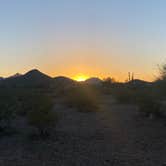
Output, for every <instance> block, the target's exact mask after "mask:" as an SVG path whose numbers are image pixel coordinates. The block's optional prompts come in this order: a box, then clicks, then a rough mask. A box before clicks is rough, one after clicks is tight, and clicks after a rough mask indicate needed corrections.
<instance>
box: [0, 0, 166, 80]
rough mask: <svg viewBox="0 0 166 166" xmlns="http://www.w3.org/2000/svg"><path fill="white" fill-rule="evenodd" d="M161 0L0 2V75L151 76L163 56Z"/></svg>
mask: <svg viewBox="0 0 166 166" xmlns="http://www.w3.org/2000/svg"><path fill="white" fill-rule="evenodd" d="M165 8H166V1H165V0H150V1H149V0H134V1H133V0H28V1H27V0H0V76H4V77H7V76H9V75H12V74H14V73H17V72H19V73H25V72H27V71H28V70H31V69H34V68H37V69H39V70H41V71H42V72H44V73H46V74H48V75H50V76H53V77H54V76H58V75H64V76H68V77H72V78H73V77H75V76H77V75H81V74H82V75H86V76H88V77H91V76H97V77H100V78H104V77H114V78H115V79H116V80H119V81H124V80H125V79H127V75H128V72H129V71H130V72H134V73H135V77H136V78H139V79H145V80H152V79H154V77H155V74H156V72H157V70H158V68H157V65H160V64H162V63H164V62H165V57H166V56H165V54H166V21H165V18H166V10H165Z"/></svg>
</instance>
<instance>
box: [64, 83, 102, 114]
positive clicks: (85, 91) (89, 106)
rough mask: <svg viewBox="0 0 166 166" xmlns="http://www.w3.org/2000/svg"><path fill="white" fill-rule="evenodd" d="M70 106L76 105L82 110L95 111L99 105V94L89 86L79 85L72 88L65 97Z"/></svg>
mask: <svg viewBox="0 0 166 166" xmlns="http://www.w3.org/2000/svg"><path fill="white" fill-rule="evenodd" d="M65 102H66V104H67V105H68V106H70V107H75V108H77V109H78V110H79V111H81V112H93V111H94V112H95V111H97V110H98V109H99V107H98V94H97V92H96V91H95V90H94V89H93V88H90V87H88V86H78V87H75V88H72V89H70V90H69V91H68V92H67V94H66V98H65Z"/></svg>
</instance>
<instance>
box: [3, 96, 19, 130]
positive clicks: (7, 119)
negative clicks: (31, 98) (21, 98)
mask: <svg viewBox="0 0 166 166" xmlns="http://www.w3.org/2000/svg"><path fill="white" fill-rule="evenodd" d="M16 109H17V102H16V100H14V98H12V97H10V96H6V95H5V96H0V128H1V130H7V129H9V128H11V121H12V120H13V119H14V118H15V116H16Z"/></svg>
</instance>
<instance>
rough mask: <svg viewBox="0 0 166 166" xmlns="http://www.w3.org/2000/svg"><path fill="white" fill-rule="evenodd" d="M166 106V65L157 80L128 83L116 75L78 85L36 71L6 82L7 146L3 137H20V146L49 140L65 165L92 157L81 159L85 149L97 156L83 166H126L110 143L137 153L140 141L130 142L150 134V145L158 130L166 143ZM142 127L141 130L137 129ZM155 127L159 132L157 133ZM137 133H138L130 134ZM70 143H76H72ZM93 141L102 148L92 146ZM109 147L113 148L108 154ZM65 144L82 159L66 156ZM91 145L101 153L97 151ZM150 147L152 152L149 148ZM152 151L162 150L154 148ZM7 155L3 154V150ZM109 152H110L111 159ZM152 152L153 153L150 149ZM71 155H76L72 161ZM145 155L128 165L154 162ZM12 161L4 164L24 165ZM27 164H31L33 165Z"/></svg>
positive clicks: (1, 98) (2, 92) (0, 122)
mask: <svg viewBox="0 0 166 166" xmlns="http://www.w3.org/2000/svg"><path fill="white" fill-rule="evenodd" d="M29 82H30V83H29ZM165 108H166V67H165V66H163V67H162V68H161V70H160V76H159V78H158V79H157V80H155V81H154V82H145V81H141V80H131V81H128V82H126V83H118V82H116V81H115V80H114V79H112V78H107V79H105V80H103V81H101V83H99V81H98V83H97V84H90V83H88V82H85V83H77V82H74V81H72V80H70V79H68V78H65V77H58V78H54V79H53V78H50V77H48V76H46V75H44V74H42V73H40V72H39V71H37V70H33V71H31V72H28V73H27V74H25V75H24V76H19V77H17V78H9V79H7V80H5V81H2V82H0V144H1V141H2V144H3V140H9V138H10V139H12V141H14V143H13V144H16V145H18V146H21V144H23V147H24V145H27V144H28V146H29V144H32V146H33V148H34V144H33V143H34V141H38V143H39V144H40V145H42V144H44V145H43V146H46V149H47V150H48V149H49V150H48V152H49V153H56V151H57V149H58V152H57V154H55V155H53V156H54V158H55V157H56V158H58V155H60V156H59V158H58V159H57V160H56V161H54V162H53V163H52V165H55V164H57V165H60V164H58V161H59V160H60V161H61V162H62V160H64V161H63V164H64V165H66V166H68V165H69V166H70V165H79V164H81V161H86V160H87V159H86V158H81V153H83V154H84V151H85V152H86V153H87V154H88V153H90V154H91V155H92V156H90V158H89V159H88V160H87V163H86V164H83V165H87V166H88V165H110V164H112V165H115V166H117V165H118V166H119V165H120V162H121V163H122V164H121V165H124V162H123V161H121V160H122V159H123V157H122V156H118V157H116V156H114V150H113V149H112V146H113V145H112V146H111V147H109V146H108V145H109V144H113V143H114V146H113V147H114V148H115V149H116V148H117V149H118V150H119V149H120V150H121V148H119V146H121V144H127V149H126V150H127V151H128V152H132V153H135V152H134V151H132V150H131V149H133V148H134V149H136V147H134V145H135V144H137V143H133V144H132V143H131V142H128V141H130V140H131V141H136V140H137V139H140V140H141V139H144V135H142V134H143V133H144V134H145V135H146V133H148V135H147V138H148V139H149V140H148V139H147V138H145V139H146V140H145V145H144V146H146V144H149V143H152V142H153V144H154V143H155V142H154V140H151V139H153V137H152V134H154V135H155V138H156V137H157V138H156V141H159V140H158V139H161V136H162V134H163V138H162V141H164V139H165V136H166V135H164V133H163V131H164V130H165V129H162V128H163V126H164V125H165V124H166V112H165ZM129 110H130V111H129ZM116 111H117V112H116ZM118 121H119V122H118ZM140 123H141V124H142V125H140ZM162 125H163V126H162ZM125 126H126V128H125ZM147 126H148V127H147ZM137 127H139V129H138V130H137V132H136V129H137ZM153 129H154V131H155V130H156V132H158V134H156V133H153V132H152V131H153ZM122 130H123V132H125V133H126V134H124V133H123V132H122ZM133 133H134V136H129V135H128V134H131V135H132V134H133ZM130 137H131V138H130ZM151 137H152V138H151ZM159 137H160V138H159ZM15 140H20V142H21V143H18V142H17V141H16V142H15ZM68 141H69V144H70V143H71V145H69V144H68ZM110 141H112V142H110ZM125 141H127V142H125ZM138 141H139V140H138ZM148 141H149V142H148ZM9 142H10V140H9ZM88 142H89V143H90V144H91V146H92V147H93V148H96V150H95V149H93V148H92V147H88ZM36 143H37V142H36ZM38 143H37V144H38ZM48 144H49V145H50V146H48ZM128 144H129V146H128ZM143 144H144V143H143ZM161 144H162V143H161ZM54 145H55V146H54ZM162 145H163V144H162ZM0 146H1V145H0ZM74 146H80V148H81V149H80V148H79V147H76V149H77V150H78V153H79V154H78V156H77V155H76V153H77V152H75V151H74V150H75V149H74V148H75V147H74ZM84 146H85V147H84ZM107 146H108V147H109V148H110V149H108V152H107V150H106V149H107V148H106V147H107ZM116 146H117V147H116ZM130 146H131V147H130ZM140 146H142V144H141V145H140V143H139V147H138V149H139V148H140ZM148 146H149V145H148ZM2 147H3V146H2ZM152 147H153V145H152ZM157 147H158V146H157ZM31 148H32V147H31ZM40 148H41V147H36V149H35V153H36V152H38V153H40ZM56 148H57V149H56ZM61 148H62V149H61ZM65 148H67V152H70V151H71V154H72V155H73V156H75V157H76V156H77V157H78V158H80V161H77V159H74V158H73V156H70V157H69V158H70V159H69V158H64V157H63V156H62V153H65ZM86 148H87V151H86ZM90 148H92V149H93V150H94V151H95V152H92V151H91V150H92V149H90ZM102 148H104V149H102ZM145 149H146V150H147V148H146V147H145ZM24 150H25V149H24ZM24 150H23V151H24ZM88 150H89V151H88ZM165 150H166V147H165ZM9 151H10V148H9ZM25 151H26V150H25ZM50 151H51V152H50ZM152 151H154V153H159V151H155V150H154V149H153V150H152ZM163 151H164V150H163ZM67 152H66V153H67ZM128 152H121V153H122V154H123V153H128ZM1 153H3V152H2V151H0V154H1ZM32 153H33V152H32ZM46 153H47V152H46ZM49 153H48V154H49ZM108 154H109V155H110V156H109V157H106V156H107V155H108ZM50 155H52V154H49V155H48V156H47V159H44V158H43V160H42V159H41V161H42V163H40V162H39V163H38V164H36V165H41V164H43V163H44V162H45V161H46V160H47V165H51V164H48V159H49V157H50ZM93 155H94V156H93ZM98 155H105V156H102V159H100V158H98V157H97V156H98ZM150 155H152V154H151V153H150ZM8 157H9V156H8ZM87 157H88V156H87ZM71 158H73V159H72V160H71ZM127 159H128V158H126V159H125V160H127ZM139 159H140V161H142V163H141V164H140V163H139V162H138V163H133V162H131V163H130V164H128V165H132V166H135V165H137V164H139V165H148V161H146V162H145V161H144V159H143V158H142V157H141V158H139ZM19 160H20V159H18V160H17V161H19ZM95 160H96V163H95ZM76 161H77V162H76ZM149 161H150V159H149ZM32 162H33V161H32ZM65 162H66V163H65ZM9 163H10V162H7V164H3V165H9V166H10V165H12V164H13V165H18V162H17V164H15V163H12V164H9ZM30 163H31V162H30ZM76 163H77V164H76ZM156 163H158V161H157V162H156ZM156 163H155V161H152V163H151V164H150V165H152V166H153V165H155V164H156ZM161 163H162V164H163V163H164V161H163V159H161ZM21 165H28V163H23V164H21Z"/></svg>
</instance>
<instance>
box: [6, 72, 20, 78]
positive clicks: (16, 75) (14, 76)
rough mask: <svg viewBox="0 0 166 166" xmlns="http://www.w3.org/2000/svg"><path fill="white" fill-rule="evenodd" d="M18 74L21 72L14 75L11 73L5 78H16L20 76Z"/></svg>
mask: <svg viewBox="0 0 166 166" xmlns="http://www.w3.org/2000/svg"><path fill="white" fill-rule="evenodd" d="M20 76H22V74H20V73H16V74H14V75H12V76H10V77H7V78H16V77H20Z"/></svg>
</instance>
